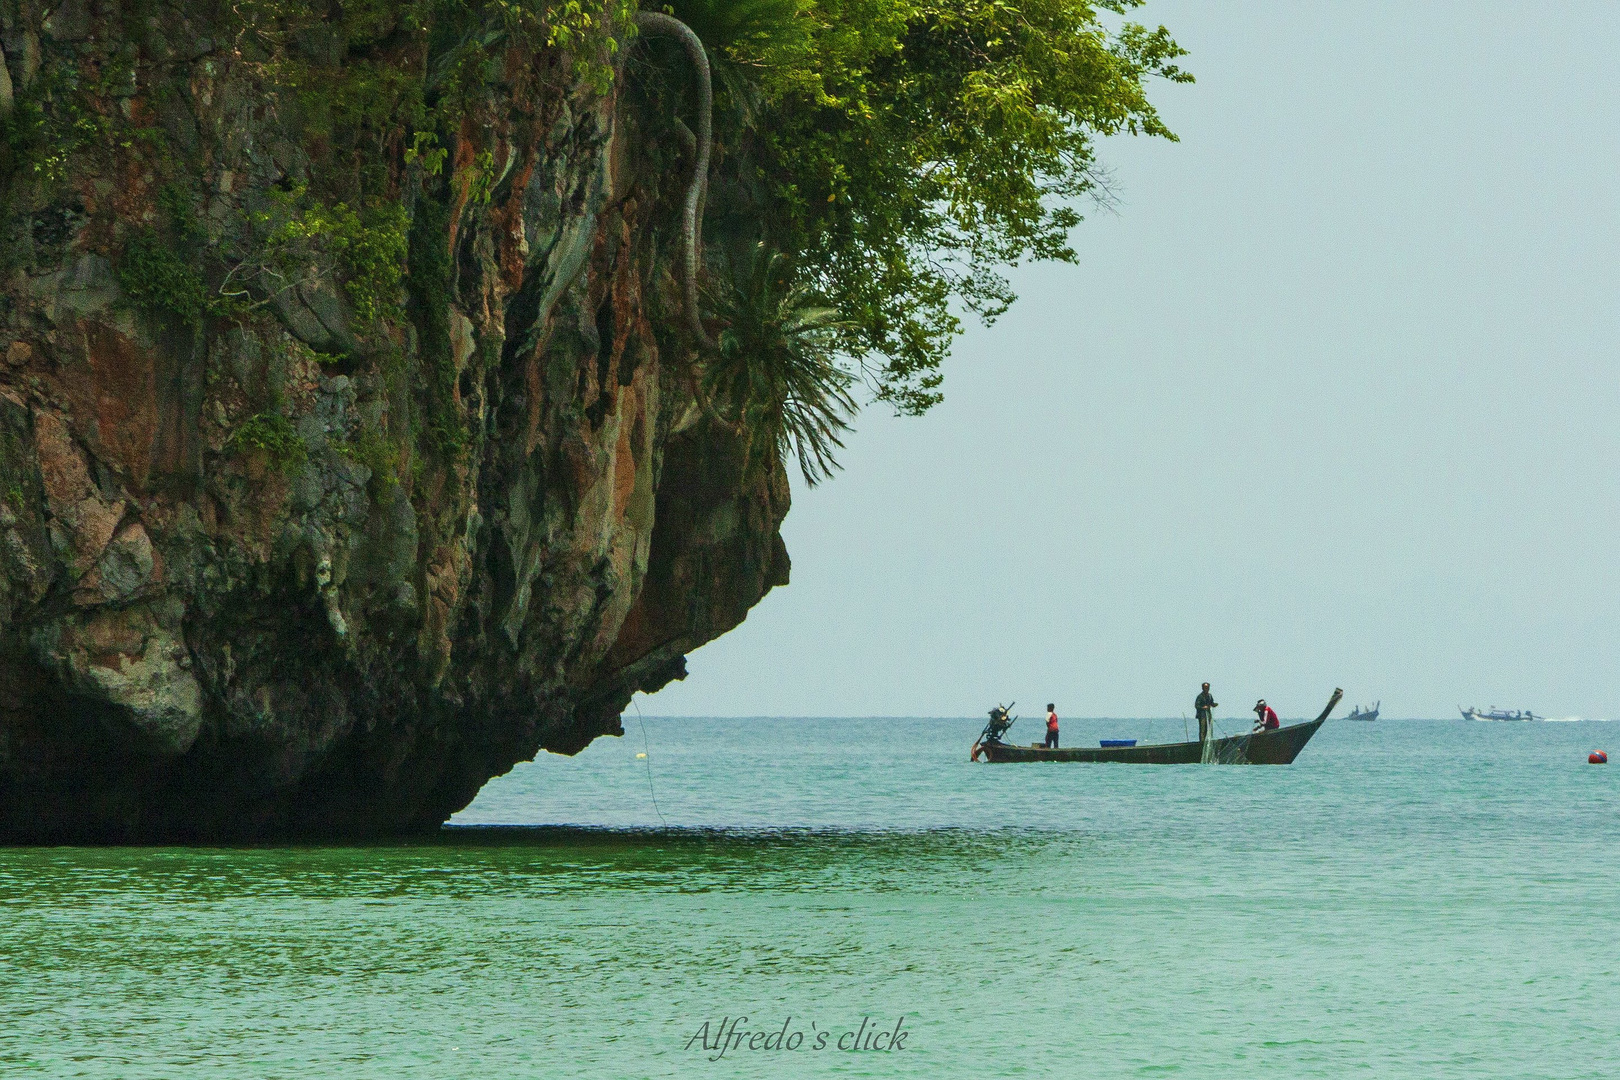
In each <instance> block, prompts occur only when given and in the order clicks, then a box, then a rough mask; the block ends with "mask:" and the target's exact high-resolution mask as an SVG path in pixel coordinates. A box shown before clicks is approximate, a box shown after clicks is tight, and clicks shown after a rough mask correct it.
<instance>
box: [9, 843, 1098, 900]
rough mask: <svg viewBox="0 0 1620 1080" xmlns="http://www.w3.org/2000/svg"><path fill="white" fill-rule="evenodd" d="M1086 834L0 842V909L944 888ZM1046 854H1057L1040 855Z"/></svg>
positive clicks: (1071, 851)
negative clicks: (107, 899)
mask: <svg viewBox="0 0 1620 1080" xmlns="http://www.w3.org/2000/svg"><path fill="white" fill-rule="evenodd" d="M1087 844H1088V841H1087V840H1086V838H1084V837H1082V836H1077V835H1074V834H1055V833H1051V832H1038V831H1034V830H1026V829H1003V830H994V831H987V830H977V829H954V828H950V829H927V830H909V831H892V832H881V831H871V830H842V829H683V828H670V829H614V828H578V827H558V826H446V827H444V828H442V829H440V830H437V831H434V832H429V833H421V834H417V835H414V836H410V837H394V838H390V839H386V840H380V841H372V842H366V843H360V842H349V843H327V844H287V845H276V846H269V845H256V846H239V847H211V848H198V847H117V848H107V847H100V848H82V847H81V848H68V847H58V848H10V849H0V909H4V908H7V907H10V906H12V905H26V904H30V903H35V902H38V901H40V900H44V899H47V898H48V899H49V900H50V901H51V902H53V903H62V902H70V901H71V900H72V899H73V898H75V897H77V898H81V899H85V900H89V899H91V898H94V897H100V896H107V895H113V894H116V895H119V896H121V897H123V898H124V899H125V900H129V899H132V898H133V897H136V896H141V897H144V898H145V899H146V900H147V901H170V902H186V901H208V900H212V899H227V898H228V899H231V900H233V901H240V900H243V899H245V898H247V897H251V896H254V895H258V896H284V897H289V898H291V897H306V898H317V897H343V898H348V899H355V898H370V899H378V898H389V897H419V898H430V897H433V896H468V897H471V896H478V897H489V896H490V895H492V894H502V893H504V894H509V895H531V896H536V895H541V896H543V895H551V896H558V895H565V894H571V893H586V892H590V891H601V890H609V891H619V890H638V891H646V890H651V891H654V892H658V891H668V892H677V893H695V892H710V891H727V892H730V891H747V892H756V891H757V892H811V891H817V890H829V889H830V890H835V891H836V890H840V889H856V890H860V891H864V892H911V891H924V892H932V893H939V892H946V893H949V892H955V891H958V890H961V889H973V888H977V887H979V886H981V885H983V884H984V883H985V882H986V881H987V880H988V879H992V878H994V879H997V880H1000V881H1003V882H1004V883H1005V882H1007V881H1008V880H1009V878H1010V877H1011V876H1014V875H1016V874H1017V873H1018V871H1019V869H1020V868H1021V867H1025V866H1028V865H1030V863H1031V861H1032V860H1033V861H1040V860H1043V859H1048V858H1051V857H1053V856H1054V854H1058V856H1059V857H1070V858H1072V857H1075V856H1083V854H1084V850H1085V848H1086V846H1087ZM1054 848H1062V849H1064V850H1063V851H1062V852H1061V853H1054V851H1053V849H1054Z"/></svg>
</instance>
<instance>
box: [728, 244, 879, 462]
mask: <svg viewBox="0 0 1620 1080" xmlns="http://www.w3.org/2000/svg"><path fill="white" fill-rule="evenodd" d="M739 264H740V265H739ZM730 268H731V269H732V270H733V271H734V272H733V273H731V274H728V275H725V278H726V282H725V285H724V286H722V288H721V289H720V290H719V291H718V294H717V295H714V296H712V297H711V299H712V300H713V303H714V310H715V314H716V315H717V316H719V318H720V319H721V320H722V322H723V323H724V324H725V327H726V328H725V329H724V330H723V331H721V333H720V338H719V341H718V343H717V344H718V349H717V350H716V352H715V354H714V355H712V356H710V357H709V358H708V360H707V361H706V362H705V363H704V365H703V371H702V374H701V376H700V381H701V383H702V391H703V395H704V397H706V398H707V400H708V401H710V402H712V403H713V407H714V409H715V411H717V412H719V413H721V414H722V415H727V416H729V417H731V418H734V422H735V426H736V427H737V428H738V429H739V430H740V431H742V432H744V433H746V434H747V435H748V437H749V440H750V444H751V445H752V446H756V447H759V448H762V449H765V448H768V449H770V450H772V451H774V452H775V453H776V454H777V455H778V457H779V458H780V459H781V460H784V461H785V460H786V459H787V457H788V456H789V455H790V454H791V455H793V456H795V457H797V458H798V459H799V469H800V471H801V472H803V474H804V480H805V483H807V484H809V485H810V486H812V487H814V486H815V485H816V484H818V483H820V482H821V481H822V480H825V479H827V478H828V477H829V476H831V475H832V473H833V471H834V470H836V469H838V468H839V465H838V462H837V460H836V459H835V457H834V453H835V451H837V450H839V449H841V448H842V447H843V445H844V443H843V440H842V439H841V438H840V435H842V434H843V433H844V432H846V431H849V430H850V424H849V422H850V419H851V418H852V417H853V416H854V415H855V411H856V404H855V399H854V398H853V397H852V396H851V395H850V387H851V386H852V385H853V384H854V382H855V377H854V375H852V374H851V373H850V372H848V371H846V370H845V369H844V368H842V367H840V366H839V365H838V363H837V361H836V360H835V359H834V350H835V348H836V335H837V332H838V331H839V330H840V329H841V328H842V325H843V324H842V323H841V321H840V320H839V318H838V313H837V312H836V311H834V310H833V309H832V308H829V307H825V306H823V305H821V304H820V303H819V302H818V298H817V297H816V296H815V294H814V293H812V292H811V291H810V290H809V289H807V288H805V287H804V286H802V285H798V284H796V283H795V282H794V280H793V274H792V266H791V263H790V261H789V260H788V258H787V256H786V255H784V254H782V253H781V252H780V251H770V250H768V249H767V248H766V246H765V244H764V243H763V242H761V243H758V244H755V245H754V246H753V248H752V250H751V251H750V252H749V254H748V256H747V257H746V258H745V259H742V260H736V261H734V262H733V263H732V265H731V267H730Z"/></svg>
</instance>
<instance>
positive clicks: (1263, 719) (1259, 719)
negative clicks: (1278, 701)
mask: <svg viewBox="0 0 1620 1080" xmlns="http://www.w3.org/2000/svg"><path fill="white" fill-rule="evenodd" d="M1254 715H1255V721H1254V731H1255V732H1259V731H1275V730H1276V729H1277V728H1279V727H1281V726H1282V721H1280V720H1278V719H1277V710H1276V709H1273V708H1272V707H1271V706H1270V705H1267V704H1266V699H1265V698H1261V699H1260V700H1259V701H1257V702H1255V703H1254ZM1250 734H1251V735H1252V734H1254V732H1250Z"/></svg>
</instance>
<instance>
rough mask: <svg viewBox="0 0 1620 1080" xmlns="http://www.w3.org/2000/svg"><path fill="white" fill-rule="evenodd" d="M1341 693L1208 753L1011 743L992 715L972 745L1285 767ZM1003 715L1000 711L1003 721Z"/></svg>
mask: <svg viewBox="0 0 1620 1080" xmlns="http://www.w3.org/2000/svg"><path fill="white" fill-rule="evenodd" d="M1343 696H1344V691H1342V690H1335V691H1333V697H1332V698H1331V699H1329V701H1328V703H1327V708H1325V709H1323V710H1322V715H1321V716H1318V717H1317V718H1316V719H1315V720H1307V721H1305V722H1304V723H1301V724H1291V725H1289V726H1288V727H1280V728H1273V729H1272V730H1270V731H1256V732H1252V733H1245V734H1242V735H1228V736H1226V737H1225V738H1223V739H1211V740H1210V743H1209V752H1208V756H1207V757H1206V755H1205V752H1204V744H1203V743H1200V742H1198V741H1196V740H1194V741H1193V742H1179V743H1156V744H1153V745H1150V746H1074V747H1062V748H1058V749H1050V750H1048V749H1046V748H1044V747H1041V746H1015V745H1014V744H1012V743H1008V742H1003V741H1001V735H1002V734H1005V732H1006V730H1007V726H1011V721H1010V720H1007V721H1006V726H1001V729H1000V731H993V730H992V729H993V728H995V727H997V726H998V725H997V722H996V718H995V716H994V714H992V717H991V724H990V725H989V726H987V727H986V728H985V735H984V736H981V738H980V741H979V742H978V743H975V744H974V747H973V757H974V759H975V760H976V759H977V758H978V756H979V755H980V754H983V755H984V756H985V760H987V761H995V762H1002V761H1112V762H1118V763H1120V764H1122V765H1197V764H1198V763H1199V762H1201V761H1209V762H1211V763H1215V764H1221V765H1289V764H1292V763H1293V760H1294V759H1295V758H1296V757H1298V756H1299V752H1300V751H1301V750H1303V749H1305V744H1306V743H1308V742H1310V741H1311V736H1312V735H1315V734H1316V731H1317V729H1318V728H1320V727H1321V726H1322V724H1323V723H1324V722H1325V721H1326V720H1327V718H1328V715H1329V714H1330V713H1332V712H1333V709H1334V707H1335V706H1337V705H1338V704H1339V699H1340V698H1341V697H1343ZM1005 715H1006V714H1005V711H1004V710H1003V711H1002V717H1003V719H1005Z"/></svg>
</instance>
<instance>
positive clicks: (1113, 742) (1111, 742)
mask: <svg viewBox="0 0 1620 1080" xmlns="http://www.w3.org/2000/svg"><path fill="white" fill-rule="evenodd" d="M1102 744H1103V745H1104V746H1135V745H1136V740H1135V739H1104V740H1103V741H1102Z"/></svg>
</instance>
